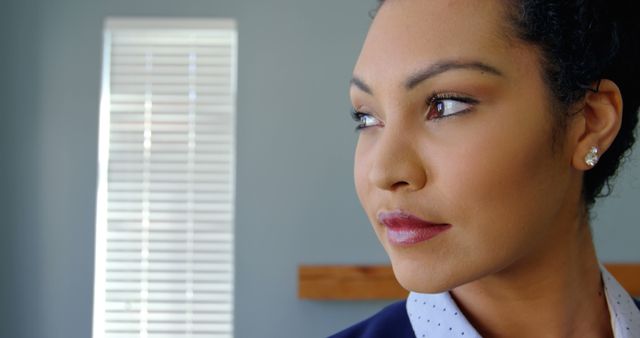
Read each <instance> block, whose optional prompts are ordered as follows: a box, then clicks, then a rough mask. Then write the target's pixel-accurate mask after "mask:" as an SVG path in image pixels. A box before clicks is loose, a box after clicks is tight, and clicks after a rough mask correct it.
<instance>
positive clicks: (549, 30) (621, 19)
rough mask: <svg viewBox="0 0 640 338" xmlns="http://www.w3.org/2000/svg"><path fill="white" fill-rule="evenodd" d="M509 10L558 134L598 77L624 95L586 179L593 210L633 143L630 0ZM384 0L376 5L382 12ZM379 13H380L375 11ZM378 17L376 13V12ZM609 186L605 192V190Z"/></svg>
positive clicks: (639, 54) (542, 1)
mask: <svg viewBox="0 0 640 338" xmlns="http://www.w3.org/2000/svg"><path fill="white" fill-rule="evenodd" d="M503 1H505V3H506V4H507V6H509V7H508V8H507V9H508V12H509V13H510V17H509V20H510V23H511V27H512V28H513V29H514V31H515V37H516V38H518V39H520V40H522V41H524V42H525V43H529V44H531V45H533V46H536V47H537V48H538V50H539V51H540V53H541V55H542V60H541V63H542V71H543V77H544V79H545V81H546V83H547V86H548V88H549V89H550V93H552V94H553V96H552V98H553V100H554V101H555V102H553V105H552V106H554V107H560V108H561V109H557V110H558V111H559V113H558V114H557V116H556V121H558V126H556V127H557V128H556V129H558V130H560V132H562V131H563V130H564V127H565V126H566V121H567V119H568V118H569V117H570V116H571V111H570V109H569V107H571V106H573V105H574V104H575V103H578V102H579V101H580V100H582V99H583V98H584V96H585V94H586V92H587V90H592V89H595V88H596V87H597V83H598V81H599V80H600V79H609V80H611V81H613V82H615V83H616V84H617V85H618V87H619V88H620V91H621V93H622V97H623V99H624V108H623V114H622V126H621V128H620V131H619V133H618V135H617V136H616V138H615V140H614V141H613V143H612V144H611V146H610V147H609V149H608V150H607V151H606V152H605V153H604V154H603V155H602V157H601V158H600V160H599V162H598V165H596V166H595V167H594V168H592V169H591V170H588V171H587V172H586V173H585V175H584V179H583V187H582V196H583V200H584V202H585V206H586V207H587V209H589V208H590V207H591V206H592V205H593V203H594V202H595V199H596V198H598V197H602V196H607V195H608V194H609V193H610V192H611V181H610V180H611V179H612V178H613V177H615V175H616V172H617V170H618V167H619V166H620V163H621V162H622V161H623V159H624V158H625V157H626V156H627V155H628V153H629V151H630V149H631V146H632V145H633V143H634V142H635V128H636V125H637V123H638V107H639V106H640V66H639V65H640V40H639V36H640V24H639V23H638V22H639V21H640V20H637V19H636V18H633V17H632V15H633V14H634V13H636V12H635V11H634V9H633V8H632V7H633V5H632V4H633V3H634V2H633V1H629V0H608V1H604V0H503ZM384 2H385V0H379V1H378V9H379V8H380V6H382V4H383V3H384ZM376 11H377V9H376ZM372 15H375V11H374V12H372ZM605 186H606V189H604V191H603V188H604V187H605Z"/></svg>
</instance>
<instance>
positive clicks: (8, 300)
mask: <svg viewBox="0 0 640 338" xmlns="http://www.w3.org/2000/svg"><path fill="white" fill-rule="evenodd" d="M372 6H373V1H344V0H322V1H300V0H269V1H266V0H235V1H234V0H217V1H211V0H188V1H175V0H136V1H131V0H103V1H86V0H55V1H51V0H4V1H3V4H2V11H0V42H1V44H0V46H1V47H0V48H2V53H0V75H1V77H0V189H1V191H0V216H1V217H2V218H1V221H0V225H1V229H2V230H1V231H2V232H1V236H0V268H1V269H2V270H1V271H2V278H0V287H1V288H0V297H1V298H0V318H1V319H0V320H1V322H0V337H12V338H14V337H15V338H21V337H34V338H40V337H52V338H76V337H77V338H81V337H82V338H83V337H90V333H91V310H92V288H93V250H94V249H93V240H94V215H95V202H94V196H95V188H96V149H97V130H98V99H99V95H98V94H99V84H100V56H101V29H102V21H103V19H104V17H106V16H131V15H145V16H149V15H151V16H214V17H232V18H236V19H237V20H238V23H239V41H240V46H239V48H240V50H239V58H240V59H239V88H238V89H239V97H238V168H237V170H238V174H237V184H238V185H237V189H238V191H237V206H236V208H237V219H236V221H237V235H236V239H237V244H236V259H237V271H236V291H237V294H236V333H237V337H241V338H244V337H278V338H286V337H321V336H326V335H327V334H329V333H331V332H334V331H336V330H338V329H339V328H342V327H345V326H347V325H348V324H349V323H353V322H355V321H356V320H358V319H360V318H362V317H365V316H367V315H369V314H371V313H372V312H374V311H375V310H376V309H377V308H379V307H380V306H381V305H382V304H383V303H377V302H363V303H344V302H311V301H300V300H298V299H297V298H296V268H297V265H298V264H301V263H380V262H386V257H385V255H384V253H383V251H382V250H381V249H380V248H379V246H378V244H377V242H376V240H375V238H374V236H373V234H372V231H370V229H369V225H368V222H367V221H366V219H365V217H364V215H363V214H362V212H361V210H360V207H359V206H358V203H357V199H356V196H355V193H354V192H353V180H352V177H351V172H352V169H351V166H352V152H353V145H354V141H355V134H354V133H353V131H352V130H353V123H352V122H351V121H350V119H349V116H348V111H349V103H348V99H347V83H348V80H349V75H350V72H351V67H352V65H353V62H354V61H355V58H356V56H357V53H358V50H359V47H360V43H361V40H362V38H363V37H364V34H365V32H366V28H367V25H368V22H369V19H368V16H367V12H368V10H369V9H371V7H372ZM639 162H640V161H638V156H635V160H634V161H632V163H629V164H630V165H629V166H628V167H627V170H626V171H625V172H624V173H623V175H622V177H621V178H620V179H621V181H622V182H619V183H620V184H618V187H619V189H618V190H616V193H615V195H614V196H613V197H612V198H611V199H609V200H608V201H607V202H606V203H605V204H603V205H602V206H601V207H600V208H599V209H598V218H597V221H596V223H597V224H596V225H595V226H594V228H595V229H596V233H597V234H598V239H597V245H598V247H599V249H600V253H601V256H602V257H603V259H604V260H617V261H640V252H639V251H638V250H637V249H635V247H637V244H636V242H637V238H638V235H640V227H639V226H638V225H637V224H635V223H636V221H635V220H636V217H635V213H634V211H636V210H637V206H638V202H637V201H638V200H639V197H640V183H639V182H640V179H639V177H640V169H639V167H638V166H639V165H638V163H639ZM283 332H284V333H283Z"/></svg>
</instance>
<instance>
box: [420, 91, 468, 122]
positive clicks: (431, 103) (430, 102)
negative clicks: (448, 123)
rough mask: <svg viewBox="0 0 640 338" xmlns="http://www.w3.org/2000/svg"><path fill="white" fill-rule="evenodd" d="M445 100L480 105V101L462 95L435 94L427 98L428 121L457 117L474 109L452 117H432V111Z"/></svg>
mask: <svg viewBox="0 0 640 338" xmlns="http://www.w3.org/2000/svg"><path fill="white" fill-rule="evenodd" d="M445 100H452V101H456V102H459V103H464V104H468V105H471V106H473V105H475V104H478V100H476V99H473V98H470V97H468V96H464V95H461V94H457V93H450V92H440V93H439V92H434V93H433V94H431V96H429V97H428V98H427V119H428V120H434V119H445V118H450V117H455V116H459V115H461V114H464V113H468V112H470V111H471V110H472V109H473V107H469V108H466V109H463V110H461V111H459V112H457V113H454V114H451V115H445V116H436V117H431V116H430V114H431V110H432V109H433V108H435V107H436V105H437V103H438V102H439V101H445Z"/></svg>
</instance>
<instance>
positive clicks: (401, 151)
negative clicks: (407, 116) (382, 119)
mask: <svg viewBox="0 0 640 338" xmlns="http://www.w3.org/2000/svg"><path fill="white" fill-rule="evenodd" d="M381 136H382V137H381V138H380V139H378V140H377V142H376V144H375V149H374V151H373V153H372V156H373V159H372V161H371V162H370V163H372V168H371V169H370V171H369V181H370V182H371V183H372V184H374V185H375V186H376V187H378V188H379V189H383V190H388V191H399V190H406V191H416V190H420V189H422V188H423V187H424V185H425V184H426V183H427V173H426V170H425V169H426V168H425V166H424V163H423V162H422V159H421V156H420V154H419V153H418V151H417V150H418V149H417V148H418V144H416V140H415V138H413V139H412V137H411V136H410V135H407V134H406V133H403V132H402V131H399V132H389V133H385V134H383V135H381Z"/></svg>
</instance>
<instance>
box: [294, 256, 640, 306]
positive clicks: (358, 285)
mask: <svg viewBox="0 0 640 338" xmlns="http://www.w3.org/2000/svg"><path fill="white" fill-rule="evenodd" d="M605 266H606V268H607V270H609V272H611V274H612V275H613V276H614V277H615V278H616V279H617V280H618V281H619V282H620V284H622V286H623V287H624V288H625V289H626V290H627V291H628V292H629V293H630V294H631V295H633V296H636V297H637V296H640V264H615V263H611V264H605ZM406 296H407V291H406V290H405V289H403V288H402V287H401V286H400V284H398V282H397V281H396V279H395V276H394V275H393V271H392V270H391V266H388V265H302V266H300V267H298V297H299V298H301V299H310V300H392V299H402V298H406Z"/></svg>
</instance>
